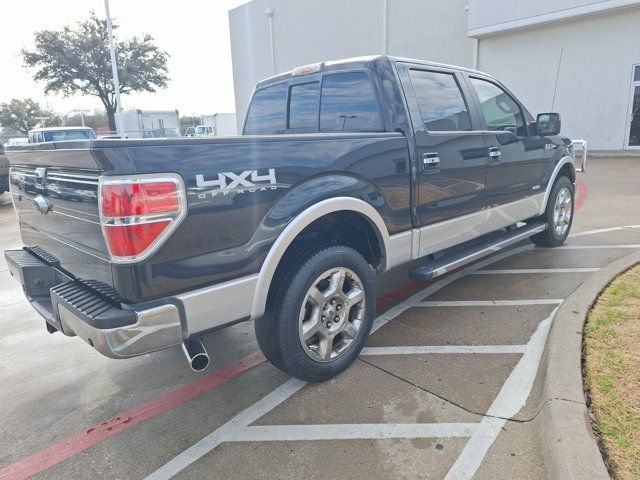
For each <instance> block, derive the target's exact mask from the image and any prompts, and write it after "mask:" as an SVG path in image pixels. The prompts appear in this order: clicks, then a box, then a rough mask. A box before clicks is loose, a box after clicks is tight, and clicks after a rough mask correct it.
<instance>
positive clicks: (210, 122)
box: [185, 113, 238, 137]
mask: <svg viewBox="0 0 640 480" xmlns="http://www.w3.org/2000/svg"><path fill="white" fill-rule="evenodd" d="M237 134H238V129H237V127H236V114H235V113H214V114H213V115H202V117H200V125H198V126H197V127H189V128H187V130H186V131H185V136H187V137H228V136H232V135H237Z"/></svg>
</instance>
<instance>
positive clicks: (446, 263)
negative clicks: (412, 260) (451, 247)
mask: <svg viewBox="0 0 640 480" xmlns="http://www.w3.org/2000/svg"><path fill="white" fill-rule="evenodd" d="M546 228H547V224H546V223H542V222H531V223H528V224H526V225H525V226H524V227H520V228H518V229H517V230H512V231H508V232H506V233H504V234H503V235H500V236H499V237H495V238H492V239H491V240H489V241H488V242H485V243H481V244H480V245H474V246H473V247H470V248H467V249H465V250H463V251H461V252H456V253H452V254H450V255H446V256H444V257H442V258H438V259H437V260H434V261H432V262H429V263H428V264H427V265H424V266H422V267H415V268H412V269H411V270H410V271H409V276H410V277H411V278H415V279H416V280H431V279H433V278H436V277H439V276H441V275H444V274H445V273H449V272H451V271H452V270H456V269H457V268H460V267H463V266H464V265H467V264H468V263H471V262H474V261H476V260H478V259H479V258H482V257H485V256H487V255H489V254H491V253H495V252H498V251H500V250H502V249H503V248H505V247H508V246H510V245H513V244H514V243H518V242H520V241H522V240H525V239H527V238H529V237H530V236H532V235H535V234H536V233H539V232H542V231H544V230H546Z"/></svg>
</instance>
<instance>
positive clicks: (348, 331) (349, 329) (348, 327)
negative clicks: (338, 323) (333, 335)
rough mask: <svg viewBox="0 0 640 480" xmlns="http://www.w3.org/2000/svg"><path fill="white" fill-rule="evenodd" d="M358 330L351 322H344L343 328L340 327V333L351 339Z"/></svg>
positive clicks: (355, 335)
mask: <svg viewBox="0 0 640 480" xmlns="http://www.w3.org/2000/svg"><path fill="white" fill-rule="evenodd" d="M358 331H359V330H358V329H357V328H356V327H355V325H354V324H353V323H351V322H346V323H345V324H344V328H343V329H342V333H343V334H344V335H346V336H347V337H349V338H351V339H353V340H355V339H356V337H357V336H358Z"/></svg>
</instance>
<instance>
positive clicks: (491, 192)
mask: <svg viewBox="0 0 640 480" xmlns="http://www.w3.org/2000/svg"><path fill="white" fill-rule="evenodd" d="M469 81H470V82H469V83H470V84H471V88H472V89H473V91H474V92H475V94H476V99H477V102H478V106H479V110H480V112H481V114H482V116H483V117H484V121H485V126H484V129H485V132H484V138H485V141H486V147H487V157H488V167H487V207H488V208H496V207H498V208H500V207H504V206H506V205H509V204H512V203H514V202H518V203H516V208H515V210H514V211H515V212H516V216H517V215H518V211H519V208H517V207H518V205H520V204H523V206H524V209H525V210H526V209H527V208H529V207H531V209H532V212H531V213H536V212H535V208H533V205H535V202H534V200H533V199H532V200H531V201H528V200H527V199H530V197H533V196H535V195H541V194H542V188H541V182H542V175H543V170H544V166H545V143H546V142H545V139H544V137H540V136H539V135H531V134H530V133H529V127H528V125H527V122H526V118H525V115H524V110H523V109H522V107H521V106H520V104H519V103H518V102H517V101H516V100H515V99H514V98H513V97H512V96H511V95H510V94H509V93H508V92H507V91H506V90H505V89H503V88H502V87H501V86H500V85H499V84H497V83H494V82H493V81H490V80H489V79H486V78H479V77H473V76H470V77H469ZM549 145H552V143H549ZM500 213H502V210H501V212H500ZM527 213H529V212H528V210H527V211H523V213H522V215H526V214H527ZM523 218H525V217H523ZM523 218H520V219H518V220H522V219H523Z"/></svg>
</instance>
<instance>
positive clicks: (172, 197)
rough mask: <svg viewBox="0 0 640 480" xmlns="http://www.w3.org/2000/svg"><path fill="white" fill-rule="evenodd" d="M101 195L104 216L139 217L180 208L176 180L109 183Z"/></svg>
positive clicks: (176, 210)
mask: <svg viewBox="0 0 640 480" xmlns="http://www.w3.org/2000/svg"><path fill="white" fill-rule="evenodd" d="M100 196H101V200H102V215H103V216H104V217H139V216H141V215H153V214H156V213H177V212H178V211H179V210H180V199H179V198H178V186H177V185H176V184H175V182H157V183H128V184H126V183H125V184H122V183H119V184H110V185H109V184H107V185H104V186H103V187H102V190H101V192H100Z"/></svg>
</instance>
